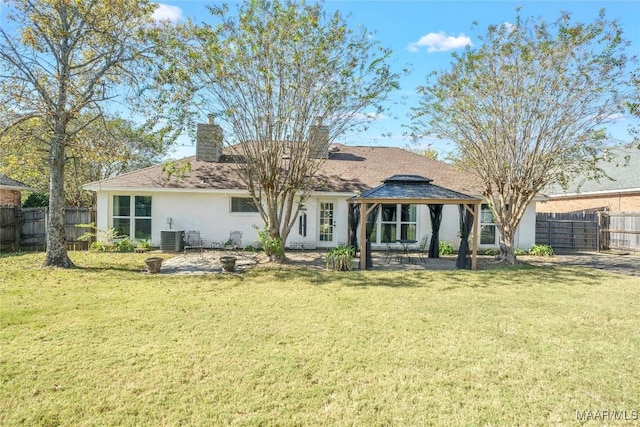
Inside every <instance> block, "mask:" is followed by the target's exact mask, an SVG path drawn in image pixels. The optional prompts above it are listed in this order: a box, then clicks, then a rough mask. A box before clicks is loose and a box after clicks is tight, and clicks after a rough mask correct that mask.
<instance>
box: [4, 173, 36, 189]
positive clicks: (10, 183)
mask: <svg viewBox="0 0 640 427" xmlns="http://www.w3.org/2000/svg"><path fill="white" fill-rule="evenodd" d="M0 189H3V190H31V188H30V187H29V186H28V185H26V184H23V183H22V182H20V181H16V180H15V179H11V178H9V177H8V176H6V175H3V174H1V173H0Z"/></svg>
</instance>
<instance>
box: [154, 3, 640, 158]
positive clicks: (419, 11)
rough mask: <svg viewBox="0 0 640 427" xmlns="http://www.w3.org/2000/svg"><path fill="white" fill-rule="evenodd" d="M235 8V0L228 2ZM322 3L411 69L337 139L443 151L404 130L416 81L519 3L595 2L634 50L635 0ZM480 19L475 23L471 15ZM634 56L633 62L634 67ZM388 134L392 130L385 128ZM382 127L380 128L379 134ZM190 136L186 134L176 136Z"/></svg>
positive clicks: (165, 7) (577, 13) (590, 7)
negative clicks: (384, 100) (381, 111)
mask: <svg viewBox="0 0 640 427" xmlns="http://www.w3.org/2000/svg"><path fill="white" fill-rule="evenodd" d="M219 3H220V2H211V1H200V0H182V1H165V2H163V3H162V4H161V8H160V9H159V10H158V11H157V13H158V14H159V15H161V16H163V17H165V18H170V19H179V20H181V19H185V18H189V19H192V20H194V21H195V22H206V21H207V19H208V12H207V10H206V5H208V4H219ZM227 3H228V4H230V5H231V7H232V9H231V10H234V7H235V6H234V3H235V2H227ZM324 7H325V9H327V10H340V12H342V13H343V14H344V15H345V16H347V17H348V18H347V20H348V22H349V24H350V25H363V26H364V27H366V28H367V29H369V30H370V31H373V32H374V33H375V36H376V37H377V38H378V40H380V42H381V44H382V45H383V46H385V47H389V48H391V49H392V50H393V52H394V56H393V61H394V62H393V63H394V66H396V67H397V69H398V70H400V69H402V68H403V67H405V66H407V65H409V66H410V69H411V70H412V72H411V73H410V74H409V75H408V76H406V77H403V79H402V82H401V90H400V91H399V92H398V93H397V94H395V95H394V98H395V100H400V99H401V98H403V99H404V105H395V104H394V107H393V114H390V115H388V116H385V117H381V118H379V119H378V120H376V121H375V122H374V123H372V126H371V128H370V130H369V131H368V132H366V133H352V134H347V135H344V136H343V137H341V138H340V139H339V142H344V143H347V144H353V145H371V144H377V145H389V146H399V147H409V148H421V147H426V146H431V147H432V148H435V149H436V150H438V152H440V153H442V156H444V155H445V154H446V153H447V152H449V151H451V150H452V146H451V145H450V144H448V143H446V142H444V141H437V140H429V141H427V140H424V141H421V142H420V143H419V144H418V145H416V144H415V143H411V142H410V141H409V139H408V138H407V137H405V136H403V133H404V132H405V129H404V128H403V124H407V123H408V122H409V118H408V114H409V112H410V107H411V106H415V105H417V103H418V97H417V95H416V87H417V86H419V85H420V84H423V83H425V81H426V76H427V75H428V74H429V73H430V72H431V71H434V70H442V69H446V68H448V66H449V64H450V62H451V58H450V55H451V52H452V51H455V50H460V49H462V48H463V47H464V46H465V45H466V44H467V43H472V44H474V45H477V44H478V43H479V40H478V36H479V35H481V34H483V32H484V30H485V29H486V27H487V26H489V25H491V24H501V23H504V22H513V21H514V19H515V16H516V8H517V7H521V12H520V13H521V14H522V16H523V17H527V16H533V17H541V18H543V19H545V20H547V21H549V22H551V21H554V20H555V19H556V18H557V17H558V16H559V13H560V11H567V12H571V14H572V17H573V19H575V20H579V21H583V22H591V21H593V20H595V19H596V18H597V15H598V12H599V11H600V9H602V8H604V9H605V10H606V14H607V18H609V19H616V20H618V21H619V22H620V23H621V25H622V28H623V29H624V32H625V35H626V38H627V39H629V40H630V41H631V46H630V47H629V50H628V53H629V56H638V57H640V2H639V1H508V0H502V1H417V0H416V1H358V0H352V1H332V0H328V1H325V3H324ZM474 21H475V22H477V23H478V25H477V26H476V27H475V28H474V26H473V22H474ZM639 67H640V64H638V63H636V64H635V66H634V68H639ZM636 122H637V121H634V120H633V119H631V118H629V117H622V116H619V117H616V118H615V120H614V122H613V123H612V124H611V126H610V132H611V134H612V135H613V137H614V138H615V139H618V140H621V141H629V140H631V137H630V136H629V135H628V133H627V128H628V127H629V126H630V125H632V124H634V123H636ZM387 134H390V135H387ZM381 135H385V136H381ZM182 142H183V143H185V144H187V145H188V144H190V141H188V140H187V139H186V138H185V139H183V140H182ZM194 153H195V148H193V147H190V146H186V147H179V148H178V149H177V151H176V153H174V156H175V157H182V156H184V155H192V154H194Z"/></svg>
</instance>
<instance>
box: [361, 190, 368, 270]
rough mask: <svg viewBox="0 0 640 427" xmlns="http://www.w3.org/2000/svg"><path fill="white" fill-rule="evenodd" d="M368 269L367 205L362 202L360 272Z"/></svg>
mask: <svg viewBox="0 0 640 427" xmlns="http://www.w3.org/2000/svg"><path fill="white" fill-rule="evenodd" d="M366 269H367V203H366V202H365V201H364V200H361V201H360V270H366Z"/></svg>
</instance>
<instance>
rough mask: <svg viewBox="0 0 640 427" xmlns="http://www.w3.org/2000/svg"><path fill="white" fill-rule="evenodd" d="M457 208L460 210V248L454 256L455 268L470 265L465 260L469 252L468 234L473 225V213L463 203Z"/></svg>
mask: <svg viewBox="0 0 640 427" xmlns="http://www.w3.org/2000/svg"><path fill="white" fill-rule="evenodd" d="M467 206H468V207H470V208H471V207H472V206H470V205H467ZM458 209H459V210H460V249H459V250H458V257H457V258H456V268H459V269H470V268H471V265H469V263H468V262H467V253H468V252H469V235H470V234H471V228H472V227H473V214H472V213H471V211H470V210H469V209H466V208H465V205H458Z"/></svg>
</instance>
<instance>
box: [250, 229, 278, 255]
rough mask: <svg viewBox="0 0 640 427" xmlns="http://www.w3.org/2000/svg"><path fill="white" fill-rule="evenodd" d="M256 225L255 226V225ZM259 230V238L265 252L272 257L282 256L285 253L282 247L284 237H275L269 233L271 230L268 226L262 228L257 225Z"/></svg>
mask: <svg viewBox="0 0 640 427" xmlns="http://www.w3.org/2000/svg"><path fill="white" fill-rule="evenodd" d="M254 227H255V226H254ZM255 229H256V230H258V240H259V241H260V245H261V246H262V249H263V250H264V253H265V254H267V256H268V257H269V258H271V259H273V258H277V259H279V258H281V257H282V255H283V253H284V248H283V247H282V246H283V245H282V238H280V237H276V238H275V239H274V238H273V237H271V236H270V235H269V232H268V231H267V229H266V228H264V229H260V228H258V227H255Z"/></svg>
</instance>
